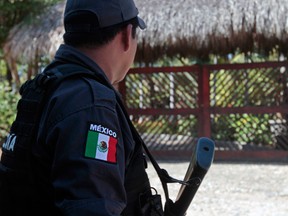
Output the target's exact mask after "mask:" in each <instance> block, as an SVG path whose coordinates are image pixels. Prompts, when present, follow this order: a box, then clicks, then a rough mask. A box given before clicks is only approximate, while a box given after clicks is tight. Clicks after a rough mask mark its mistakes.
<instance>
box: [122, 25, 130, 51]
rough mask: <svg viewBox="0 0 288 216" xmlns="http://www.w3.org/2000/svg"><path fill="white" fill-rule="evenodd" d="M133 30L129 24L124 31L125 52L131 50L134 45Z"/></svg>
mask: <svg viewBox="0 0 288 216" xmlns="http://www.w3.org/2000/svg"><path fill="white" fill-rule="evenodd" d="M132 28H133V26H132V24H129V25H127V26H126V27H125V28H124V29H123V30H122V43H123V46H124V51H127V50H129V48H130V46H131V45H132V42H133V41H132V40H133V37H132Z"/></svg>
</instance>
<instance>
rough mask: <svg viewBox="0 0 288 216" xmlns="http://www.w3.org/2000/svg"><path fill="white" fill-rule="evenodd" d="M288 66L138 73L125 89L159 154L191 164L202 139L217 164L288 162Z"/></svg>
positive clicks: (140, 125)
mask: <svg viewBox="0 0 288 216" xmlns="http://www.w3.org/2000/svg"><path fill="white" fill-rule="evenodd" d="M287 66H288V62H286V61H285V62H266V63H251V64H222V65H193V66H185V67H149V68H133V69H131V70H130V71H129V73H128V75H127V76H126V78H125V80H124V81H123V82H121V84H120V86H119V91H120V92H121V93H122V95H123V99H124V101H125V103H126V105H127V108H128V112H129V114H130V117H131V119H132V121H133V123H134V124H135V126H136V127H137V129H138V130H139V132H140V134H141V136H142V137H143V139H144V141H145V142H146V144H147V145H148V146H149V148H150V149H151V151H152V152H153V153H154V155H157V156H159V157H162V158H173V159H174V158H176V159H184V158H185V159H186V158H189V157H190V155H191V154H192V151H193V146H194V144H195V142H196V141H197V139H198V138H199V137H202V136H205V137H210V138H212V139H213V140H214V141H215V143H216V149H217V152H216V155H215V157H216V159H219V160H220V159H229V160H254V159H255V160H258V159H261V160H262V161H263V160H267V161H271V160H277V161H288V151H287V150H288V126H287V123H288V122H287V121H288V119H287V118H288V109H287V108H288V106H287V105H288V71H287V69H288V67H287Z"/></svg>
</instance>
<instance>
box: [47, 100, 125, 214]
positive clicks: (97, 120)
mask: <svg viewBox="0 0 288 216" xmlns="http://www.w3.org/2000/svg"><path fill="white" fill-rule="evenodd" d="M67 112H68V114H66V115H67V116H66V117H65V118H63V120H61V121H59V122H58V123H57V124H56V125H55V126H53V127H52V128H51V129H49V133H48V136H47V141H46V142H47V143H48V144H49V145H53V146H54V157H53V163H52V164H53V166H52V172H51V180H52V185H53V188H54V190H55V205H56V206H57V208H59V209H60V211H61V212H62V213H63V215H67V216H74V215H75V216H76V215H77V216H78V215H85V216H88V215H94V216H98V215H99V216H100V215H105V216H106V215H107V216H108V215H114V216H119V215H120V214H121V212H122V211H123V209H124V208H125V206H126V193H125V188H124V176H125V153H124V152H125V150H124V146H123V145H124V144H123V141H122V140H123V139H122V138H121V136H122V135H121V130H120V127H119V122H118V118H117V114H116V112H115V111H113V110H111V109H109V108H107V107H105V106H100V105H98V106H95V105H93V106H91V107H88V108H85V109H81V110H80V111H77V112H71V113H69V111H67ZM59 118H61V116H60V117H59Z"/></svg>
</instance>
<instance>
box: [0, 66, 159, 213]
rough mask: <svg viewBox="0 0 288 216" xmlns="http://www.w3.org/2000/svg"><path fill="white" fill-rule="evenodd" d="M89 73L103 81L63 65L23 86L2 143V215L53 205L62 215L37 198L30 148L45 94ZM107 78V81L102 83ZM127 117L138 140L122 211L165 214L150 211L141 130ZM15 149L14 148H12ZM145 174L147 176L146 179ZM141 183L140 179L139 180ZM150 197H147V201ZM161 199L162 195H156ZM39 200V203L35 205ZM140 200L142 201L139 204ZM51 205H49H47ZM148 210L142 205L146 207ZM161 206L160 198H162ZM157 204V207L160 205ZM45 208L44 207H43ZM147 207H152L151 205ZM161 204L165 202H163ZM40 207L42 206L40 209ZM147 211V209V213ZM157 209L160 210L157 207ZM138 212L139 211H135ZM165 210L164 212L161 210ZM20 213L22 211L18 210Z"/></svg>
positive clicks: (0, 172)
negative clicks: (126, 200) (124, 205)
mask: <svg viewBox="0 0 288 216" xmlns="http://www.w3.org/2000/svg"><path fill="white" fill-rule="evenodd" d="M83 76H84V77H90V78H93V79H95V80H96V81H98V82H101V83H102V84H105V82H104V81H102V80H99V78H98V77H96V75H95V74H94V73H93V72H91V71H89V70H88V69H85V68H83V67H80V66H77V65H69V64H65V65H62V66H61V65H60V66H57V67H56V68H55V69H52V70H49V71H45V72H44V73H41V74H39V75H37V76H36V77H35V78H34V79H32V80H30V81H27V82H26V83H25V84H24V85H23V86H22V87H21V89H20V94H21V99H20V100H19V102H18V105H17V116H16V119H15V121H14V122H13V124H12V126H11V129H10V134H9V135H8V137H7V140H6V142H5V143H4V144H3V153H2V158H1V163H0V215H1V216H5V215H16V214H17V215H35V214H38V215H46V213H47V212H46V213H45V208H46V209H47V208H50V207H51V208H50V210H51V211H50V212H49V211H48V212H49V214H51V213H52V214H53V215H60V214H59V212H57V210H56V209H54V207H53V203H48V204H47V203H41V202H39V200H37V197H38V194H39V193H41V191H37V188H38V187H37V186H36V184H37V183H36V182H35V176H34V174H33V169H34V168H33V165H32V164H33V157H32V152H31V148H32V145H33V143H35V142H36V136H37V132H38V126H39V121H40V117H41V111H42V110H43V107H44V106H45V100H44V99H45V98H47V97H49V95H50V94H51V93H52V92H53V90H55V88H56V87H57V86H58V85H59V84H60V83H61V81H63V80H64V79H68V78H72V77H83ZM103 82H104V83H103ZM117 100H118V102H119V104H120V105H121V106H122V108H123V111H124V112H125V113H126V111H125V108H124V106H123V104H122V102H121V100H120V98H118V97H117ZM126 118H127V121H128V122H129V125H130V127H132V133H133V135H134V139H135V142H136V143H138V145H136V147H135V151H134V152H135V153H134V156H133V157H132V161H130V164H129V165H128V166H127V172H126V177H125V188H126V192H127V197H128V204H127V207H126V209H125V210H124V212H123V215H162V214H163V211H162V209H159V212H160V213H157V212H156V213H155V214H154V213H148V214H147V212H152V210H147V202H149V200H150V196H151V192H150V185H149V180H148V178H147V176H146V175H145V168H144V167H143V153H142V145H143V143H142V142H143V141H142V140H141V138H140V136H139V134H138V133H137V131H136V130H135V128H134V127H133V125H132V123H131V122H130V119H129V117H128V114H127V113H126ZM11 150H12V151H11ZM133 176H139V177H140V179H141V180H142V181H143V184H141V185H142V188H139V187H138V186H137V187H135V184H136V183H137V182H135V180H134V179H135V178H133ZM143 178H144V179H143ZM137 185H139V182H138V183H137ZM143 191H148V192H147V193H146V194H142V195H143V201H142V202H143V203H142V204H141V199H140V201H139V193H140V192H143ZM147 200H148V201H147ZM157 200H158V201H159V197H157ZM36 203H37V205H35V204H36ZM139 203H140V204H139ZM47 206H48V207H47ZM143 206H144V207H145V208H146V210H142V211H143V213H141V209H143V208H144V207H143ZM160 206H161V202H160ZM160 206H159V205H158V207H157V208H160ZM43 208H44V209H43ZM148 208H151V207H150V206H148ZM161 208H162V206H161ZM39 210H41V211H40V212H39ZM145 211H146V213H144V212H145ZM157 211H158V210H157ZM135 212H137V214H135ZM161 212H162V213H161ZM19 213H20V214H19Z"/></svg>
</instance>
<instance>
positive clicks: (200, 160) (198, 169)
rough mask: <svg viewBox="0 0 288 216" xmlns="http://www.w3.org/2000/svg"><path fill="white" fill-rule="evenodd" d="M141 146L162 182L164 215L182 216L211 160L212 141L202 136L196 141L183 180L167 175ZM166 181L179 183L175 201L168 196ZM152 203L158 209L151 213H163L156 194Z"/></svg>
mask: <svg viewBox="0 0 288 216" xmlns="http://www.w3.org/2000/svg"><path fill="white" fill-rule="evenodd" d="M143 147H144V149H145V150H146V153H147V154H148V157H149V158H150V161H151V162H152V164H153V166H154V168H155V170H156V172H157V174H158V176H159V178H160V180H161V183H162V187H163V190H164V193H165V198H166V203H165V206H164V216H184V215H185V214H186V211H187V209H188V207H189V205H190V204H191V202H192V200H193V198H194V196H195V194H196V192H197V190H198V188H199V186H200V184H201V183H202V181H203V179H204V177H205V175H206V173H207V172H208V170H209V168H210V166H211V164H212V162H213V159H214V151H215V150H214V149H215V144H214V142H213V141H212V140H211V139H208V138H205V137H202V138H200V139H199V140H198V141H197V143H196V145H195V147H194V151H193V154H192V157H191V160H190V164H189V167H188V169H187V172H186V175H185V178H184V180H183V181H182V180H178V179H175V178H173V177H171V176H169V174H168V172H167V171H166V170H165V169H161V168H160V167H159V165H158V163H157V162H156V161H155V159H154V158H153V157H152V155H151V154H150V152H149V151H148V150H147V147H146V146H145V145H143ZM167 183H180V184H181V187H180V190H179V192H178V195H177V198H176V201H175V202H173V201H172V200H171V199H170V198H169V193H168V187H167ZM153 204H154V209H158V210H159V209H160V211H158V210H156V213H153V214H151V215H163V210H162V213H161V209H162V206H161V202H159V201H158V197H157V196H155V200H154V201H153Z"/></svg>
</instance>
